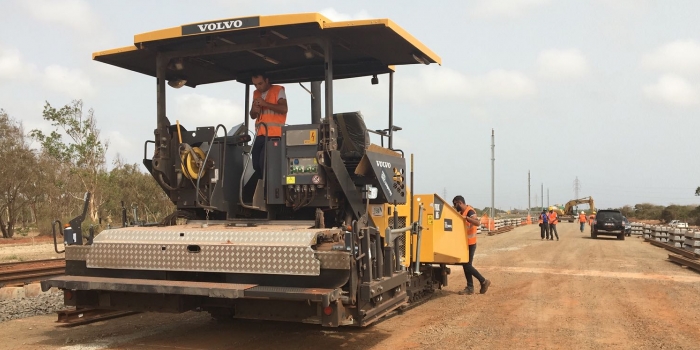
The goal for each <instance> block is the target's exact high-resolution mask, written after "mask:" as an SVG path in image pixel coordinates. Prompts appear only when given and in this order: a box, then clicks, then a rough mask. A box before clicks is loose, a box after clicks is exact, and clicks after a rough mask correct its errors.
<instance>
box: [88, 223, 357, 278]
mask: <svg viewBox="0 0 700 350" xmlns="http://www.w3.org/2000/svg"><path fill="white" fill-rule="evenodd" d="M324 231H327V230H308V229H303V230H288V231H284V230H281V231H269V230H257V231H256V230H233V229H232V230H218V231H217V230H196V229H184V228H181V229H177V227H176V228H175V229H173V228H159V229H117V230H109V231H105V232H103V233H102V234H100V235H99V236H98V238H99V239H97V238H96V239H95V241H94V243H93V246H92V249H91V250H90V253H89V254H88V256H87V266H88V267H89V268H108V269H134V270H169V271H198V272H224V273H256V274H282V275H305V276H317V275H319V274H320V269H321V261H320V258H317V255H316V253H317V252H315V251H314V250H313V249H311V245H313V244H315V243H316V236H317V235H318V234H319V233H321V232H324ZM188 247H189V248H188ZM340 253H341V254H342V252H340ZM323 259H324V261H325V262H324V264H327V266H332V267H329V268H333V267H337V266H340V265H341V264H342V258H341V257H338V256H331V255H330V254H328V256H325V255H324V258H323ZM347 263H348V264H347V267H343V268H348V267H349V260H347ZM343 266H345V265H343Z"/></svg>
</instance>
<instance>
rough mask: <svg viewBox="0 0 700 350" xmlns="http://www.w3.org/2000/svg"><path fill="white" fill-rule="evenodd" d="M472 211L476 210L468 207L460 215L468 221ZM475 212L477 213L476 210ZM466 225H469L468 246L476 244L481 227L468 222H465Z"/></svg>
mask: <svg viewBox="0 0 700 350" xmlns="http://www.w3.org/2000/svg"><path fill="white" fill-rule="evenodd" d="M470 210H474V208H472V207H471V206H470V205H467V207H466V208H465V209H464V211H463V212H461V213H460V214H462V217H464V218H465V219H466V217H467V213H469V211H470ZM474 212H475V213H476V210H474ZM464 223H465V224H466V225H467V226H466V229H467V244H468V245H474V244H476V232H477V231H478V230H479V227H478V226H477V225H472V223H471V222H469V221H467V220H464Z"/></svg>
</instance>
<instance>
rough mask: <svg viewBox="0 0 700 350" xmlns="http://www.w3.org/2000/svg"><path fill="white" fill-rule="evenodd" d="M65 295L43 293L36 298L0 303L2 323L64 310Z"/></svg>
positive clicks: (56, 292) (58, 292)
mask: <svg viewBox="0 0 700 350" xmlns="http://www.w3.org/2000/svg"><path fill="white" fill-rule="evenodd" d="M65 308H66V307H65V306H63V293H62V292H60V291H54V292H48V293H41V294H39V295H38V296H36V297H31V298H27V297H24V298H20V299H12V300H3V301H0V322H5V321H9V320H14V319H17V318H24V317H31V316H37V315H46V314H51V313H54V312H56V311H58V310H63V309H65Z"/></svg>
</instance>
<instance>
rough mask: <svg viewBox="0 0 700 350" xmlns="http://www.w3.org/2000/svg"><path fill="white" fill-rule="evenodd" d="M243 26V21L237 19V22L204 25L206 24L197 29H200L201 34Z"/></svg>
mask: <svg viewBox="0 0 700 350" xmlns="http://www.w3.org/2000/svg"><path fill="white" fill-rule="evenodd" d="M242 26H243V21H241V20H240V19H237V20H235V21H226V22H215V23H204V24H198V25H197V27H199V31H200V32H206V31H214V30H223V29H231V28H240V27H242Z"/></svg>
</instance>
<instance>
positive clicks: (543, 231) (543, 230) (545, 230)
mask: <svg viewBox="0 0 700 350" xmlns="http://www.w3.org/2000/svg"><path fill="white" fill-rule="evenodd" d="M545 237H547V238H549V224H548V223H546V222H543V223H542V226H540V238H542V239H544V238H545Z"/></svg>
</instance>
